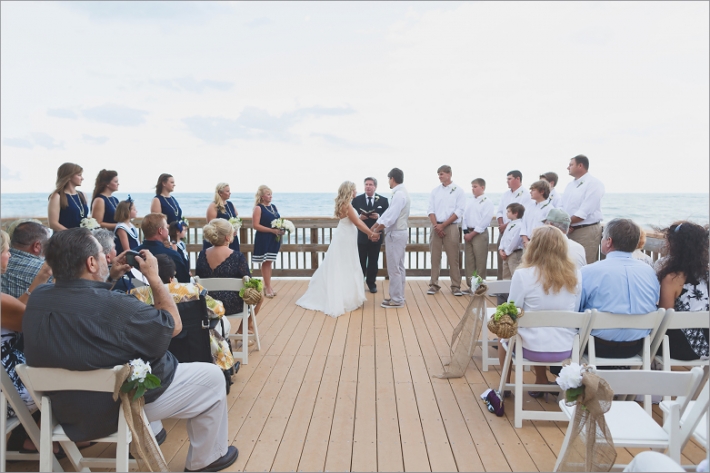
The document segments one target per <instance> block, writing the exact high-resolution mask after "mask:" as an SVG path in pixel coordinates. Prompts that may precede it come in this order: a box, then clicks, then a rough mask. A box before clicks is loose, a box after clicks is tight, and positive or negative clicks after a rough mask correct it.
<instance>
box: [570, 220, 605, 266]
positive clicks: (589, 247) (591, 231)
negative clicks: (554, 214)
mask: <svg viewBox="0 0 710 473" xmlns="http://www.w3.org/2000/svg"><path fill="white" fill-rule="evenodd" d="M568 236H569V239H570V240H574V241H576V242H577V243H579V244H580V245H582V246H583V247H584V252H585V253H586V255H587V264H592V263H594V262H595V261H597V260H599V243H600V242H601V241H602V225H601V224H600V223H595V224H594V225H590V226H588V227H584V228H580V229H575V230H574V231H573V232H572V233H570V234H569V235H568Z"/></svg>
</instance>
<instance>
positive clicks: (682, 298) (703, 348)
mask: <svg viewBox="0 0 710 473" xmlns="http://www.w3.org/2000/svg"><path fill="white" fill-rule="evenodd" d="M673 309H674V310H675V311H676V312H696V311H701V310H710V304H709V303H708V282H707V281H703V280H701V281H700V282H699V283H698V284H691V283H689V282H686V283H685V285H683V289H682V290H681V292H680V295H679V296H678V298H677V299H676V300H675V306H674V307H673ZM666 334H667V335H668V338H669V342H670V347H671V357H672V358H677V356H676V355H677V354H680V353H689V350H687V348H688V346H690V348H691V349H692V351H693V352H694V353H695V355H697V356H696V357H694V358H691V357H690V356H681V357H680V359H696V360H697V359H699V358H700V357H703V356H708V351H709V350H708V331H707V330H705V329H699V328H682V329H676V330H668V331H667V332H666Z"/></svg>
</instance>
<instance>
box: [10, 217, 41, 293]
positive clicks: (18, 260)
mask: <svg viewBox="0 0 710 473" xmlns="http://www.w3.org/2000/svg"><path fill="white" fill-rule="evenodd" d="M48 239H49V229H48V228H47V227H45V226H44V225H42V224H41V223H39V222H37V221H23V222H20V223H19V224H17V225H16V226H14V228H13V230H12V236H11V237H10V255H11V256H12V257H11V258H10V261H9V263H8V266H7V273H6V274H3V277H2V283H1V284H2V292H4V293H5V294H9V295H11V296H12V297H15V298H19V297H21V296H22V295H23V294H24V293H25V291H27V289H28V288H29V287H30V285H31V284H32V281H34V279H35V277H36V276H37V273H39V271H40V268H42V265H43V264H44V246H45V245H46V244H47V240H48ZM43 282H46V281H43ZM30 292H31V291H30ZM27 296H29V294H28V295H27ZM25 299H26V298H25Z"/></svg>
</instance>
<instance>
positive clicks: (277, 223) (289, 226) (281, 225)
mask: <svg viewBox="0 0 710 473" xmlns="http://www.w3.org/2000/svg"><path fill="white" fill-rule="evenodd" d="M271 228H278V229H279V230H284V231H286V232H288V233H291V232H295V231H296V226H295V225H294V224H293V222H292V221H290V220H286V219H285V218H275V219H273V220H272V221H271ZM280 240H281V235H276V241H280Z"/></svg>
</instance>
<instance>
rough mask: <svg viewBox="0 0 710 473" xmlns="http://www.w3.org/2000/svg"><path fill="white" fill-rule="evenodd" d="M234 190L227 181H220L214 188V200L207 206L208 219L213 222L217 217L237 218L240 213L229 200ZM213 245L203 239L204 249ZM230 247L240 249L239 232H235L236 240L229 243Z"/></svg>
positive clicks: (235, 249)
mask: <svg viewBox="0 0 710 473" xmlns="http://www.w3.org/2000/svg"><path fill="white" fill-rule="evenodd" d="M231 195H232V191H231V189H230V188H229V184H227V183H226V182H220V183H219V184H217V187H216V188H215V190H214V201H212V202H210V205H209V207H207V221H208V222H211V221H212V220H214V219H216V218H223V219H225V220H227V221H229V219H230V218H235V217H237V216H238V215H239V214H238V213H237V209H235V208H234V204H232V203H231V202H230V201H229V197H231ZM210 246H212V244H211V243H210V242H209V241H207V238H205V239H204V240H203V241H202V249H203V250H206V249H207V248H209V247H210ZM229 247H230V248H231V249H233V250H234V251H239V236H238V233H235V234H234V241H232V243H230V244H229Z"/></svg>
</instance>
